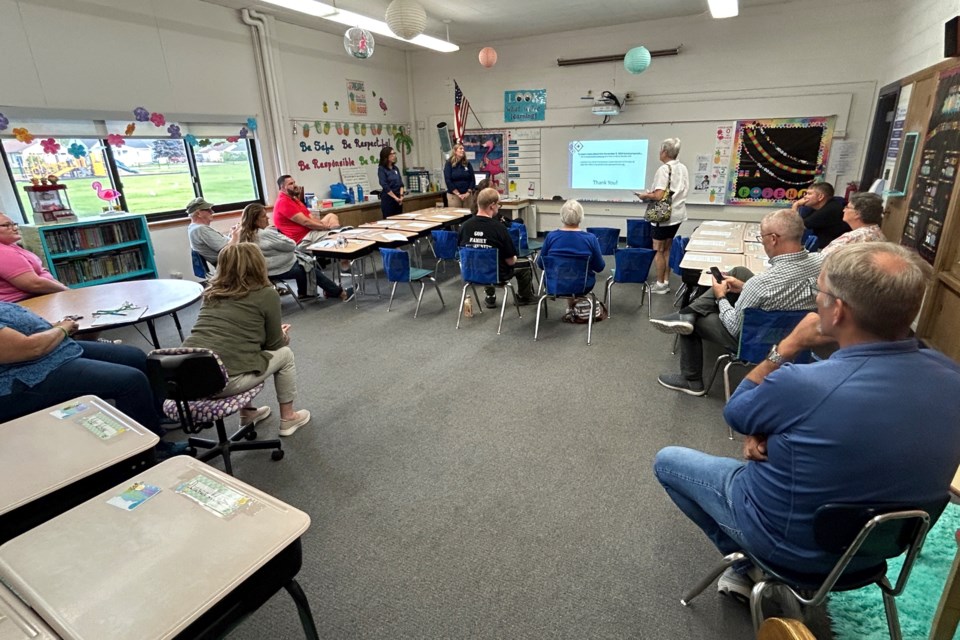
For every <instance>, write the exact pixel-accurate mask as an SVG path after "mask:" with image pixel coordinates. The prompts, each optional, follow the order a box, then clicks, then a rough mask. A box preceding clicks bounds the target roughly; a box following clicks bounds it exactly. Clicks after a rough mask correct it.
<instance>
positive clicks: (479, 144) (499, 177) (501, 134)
mask: <svg viewBox="0 0 960 640" xmlns="http://www.w3.org/2000/svg"><path fill="white" fill-rule="evenodd" d="M506 137H507V132H506V131H474V132H472V133H466V134H464V136H463V150H464V152H465V153H466V155H467V160H468V161H469V162H470V164H471V165H473V170H474V171H485V172H487V173H489V174H490V179H491V180H492V181H493V186H494V188H495V189H496V190H497V191H499V192H500V193H501V194H504V193H506V192H507V180H506V172H505V170H504V169H505V167H504V166H503V141H504V140H505V139H506Z"/></svg>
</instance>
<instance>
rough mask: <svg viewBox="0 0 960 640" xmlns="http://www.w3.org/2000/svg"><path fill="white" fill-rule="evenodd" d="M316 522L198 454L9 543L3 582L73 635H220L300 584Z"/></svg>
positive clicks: (305, 618) (87, 639) (297, 594)
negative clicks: (304, 541)
mask: <svg viewBox="0 0 960 640" xmlns="http://www.w3.org/2000/svg"><path fill="white" fill-rule="evenodd" d="M309 525H310V518H309V517H308V516H307V514H305V513H303V512H302V511H300V510H298V509H295V508H293V507H291V506H289V505H287V504H285V503H283V502H281V501H280V500H277V499H276V498H273V497H271V496H269V495H267V494H265V493H263V492H262V491H259V490H257V489H255V488H253V487H251V486H250V485H248V484H245V483H243V482H241V481H239V480H237V479H236V478H233V477H231V476H228V475H227V474H225V473H223V472H221V471H218V470H217V469H214V468H213V467H210V466H208V465H206V464H204V463H202V462H199V461H197V460H195V459H193V458H191V457H189V456H176V457H174V458H170V459H169V460H166V461H164V462H162V463H160V464H158V465H156V466H154V467H152V468H150V469H147V470H145V471H142V472H140V473H139V474H137V475H135V476H133V477H132V478H130V479H129V480H127V481H126V482H123V483H121V484H119V485H117V486H115V487H113V488H111V489H109V490H108V491H105V492H103V493H101V494H99V495H97V496H96V497H94V498H92V499H90V500H88V501H87V502H84V503H83V504H81V505H79V506H78V507H75V508H74V509H71V510H70V511H67V512H66V513H64V514H62V515H60V516H58V517H56V518H54V519H53V520H50V521H48V522H46V523H44V524H42V525H40V526H38V527H36V528H35V529H32V530H30V531H28V532H27V533H25V534H23V535H21V536H19V537H18V538H14V539H13V540H11V541H9V542H7V543H6V544H4V545H3V546H0V580H2V581H3V582H4V583H6V584H7V585H8V586H9V587H10V588H11V589H12V590H13V591H15V592H16V593H17V594H18V595H19V596H20V599H21V600H22V601H23V602H24V603H25V604H26V605H28V606H29V607H30V608H31V609H32V610H33V611H34V612H35V613H36V614H37V615H38V616H40V617H41V618H42V619H43V620H44V621H45V622H46V623H47V624H48V625H49V626H50V627H51V628H52V629H53V630H54V631H55V632H56V633H57V634H58V635H60V636H61V637H62V638H64V639H77V640H80V639H83V640H104V639H107V638H109V639H111V640H156V639H159V638H173V637H177V636H178V635H179V636H180V637H183V638H195V637H198V636H201V637H207V636H206V635H205V634H206V633H211V634H212V633H222V632H225V631H226V630H227V629H229V628H231V626H232V625H234V624H236V623H237V622H238V621H239V620H240V619H242V617H244V616H245V615H247V614H249V613H251V612H252V611H254V610H255V609H256V608H257V607H259V606H260V605H261V604H262V603H263V602H265V601H266V600H267V599H269V598H270V597H271V596H272V595H273V593H275V592H276V591H278V590H279V589H280V588H282V587H285V588H287V590H288V591H290V592H291V594H292V595H294V599H295V600H297V607H298V610H299V612H300V617H301V622H302V623H303V626H304V631H305V632H306V633H307V636H308V637H312V638H316V637H317V636H316V629H315V627H314V625H313V618H312V616H311V614H310V610H309V606H308V605H307V603H306V598H305V597H304V596H303V592H302V591H301V590H300V587H299V585H297V583H296V581H295V580H294V578H295V576H296V574H297V572H298V571H299V570H300V562H301V559H302V554H301V548H300V536H301V535H302V534H303V533H304V532H305V531H306V530H307V527H308V526H309Z"/></svg>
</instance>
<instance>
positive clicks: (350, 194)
mask: <svg viewBox="0 0 960 640" xmlns="http://www.w3.org/2000/svg"><path fill="white" fill-rule="evenodd" d="M356 201H357V197H356V196H355V195H354V194H353V187H350V189H349V190H348V191H347V204H353V203H354V202H356Z"/></svg>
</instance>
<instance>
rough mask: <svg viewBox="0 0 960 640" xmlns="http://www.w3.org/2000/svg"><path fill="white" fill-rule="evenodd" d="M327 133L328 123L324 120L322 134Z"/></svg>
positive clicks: (328, 131) (328, 129) (328, 130)
mask: <svg viewBox="0 0 960 640" xmlns="http://www.w3.org/2000/svg"><path fill="white" fill-rule="evenodd" d="M328 133H330V123H329V122H324V123H323V135H327V134H328Z"/></svg>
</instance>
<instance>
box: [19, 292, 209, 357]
mask: <svg viewBox="0 0 960 640" xmlns="http://www.w3.org/2000/svg"><path fill="white" fill-rule="evenodd" d="M202 294H203V287H202V286H200V284H199V283H197V282H192V281H190V280H129V281H126V282H110V283H108V284H100V285H96V286H93V287H80V288H77V289H67V290H66V291H58V292H56V293H48V294H47V295H44V296H37V297H35V298H28V299H27V300H21V301H20V302H19V303H18V304H19V305H20V306H22V307H25V308H27V309H30V311H33V312H34V313H35V314H37V315H38V316H40V317H42V318H43V319H44V320H47V321H48V322H51V323H53V322H57V321H58V320H62V319H63V318H64V317H65V316H68V315H74V316H83V317H82V318H81V319H80V320H78V321H77V322H78V323H79V325H80V328H79V329H78V331H77V333H89V332H93V331H102V330H104V329H116V328H117V327H125V326H128V325H132V324H137V323H139V322H146V323H147V327H148V329H149V330H150V338H151V340H152V341H153V346H154V348H156V349H159V348H160V341H159V340H158V339H157V329H156V327H155V326H154V323H153V320H154V319H155V318H158V317H160V316H165V315H172V316H173V321H174V323H175V324H176V325H177V332H178V333H179V334H180V339H181V340H183V329H182V328H181V327H180V319H179V318H178V317H177V311H179V310H180V309H183V308H184V307H188V306H190V305H191V304H193V303H194V302H196V301H197V300H199V299H200V296H201V295H202ZM127 302H129V303H131V304H133V305H136V306H137V307H146V309H145V310H144V312H143V313H142V314H139V315H137V312H134V313H133V314H132V315H130V316H129V317H126V316H122V315H100V316H94V313H95V312H96V311H102V310H108V309H117V308H118V307H120V306H122V305H123V304H124V303H127ZM94 323H96V324H94Z"/></svg>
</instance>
